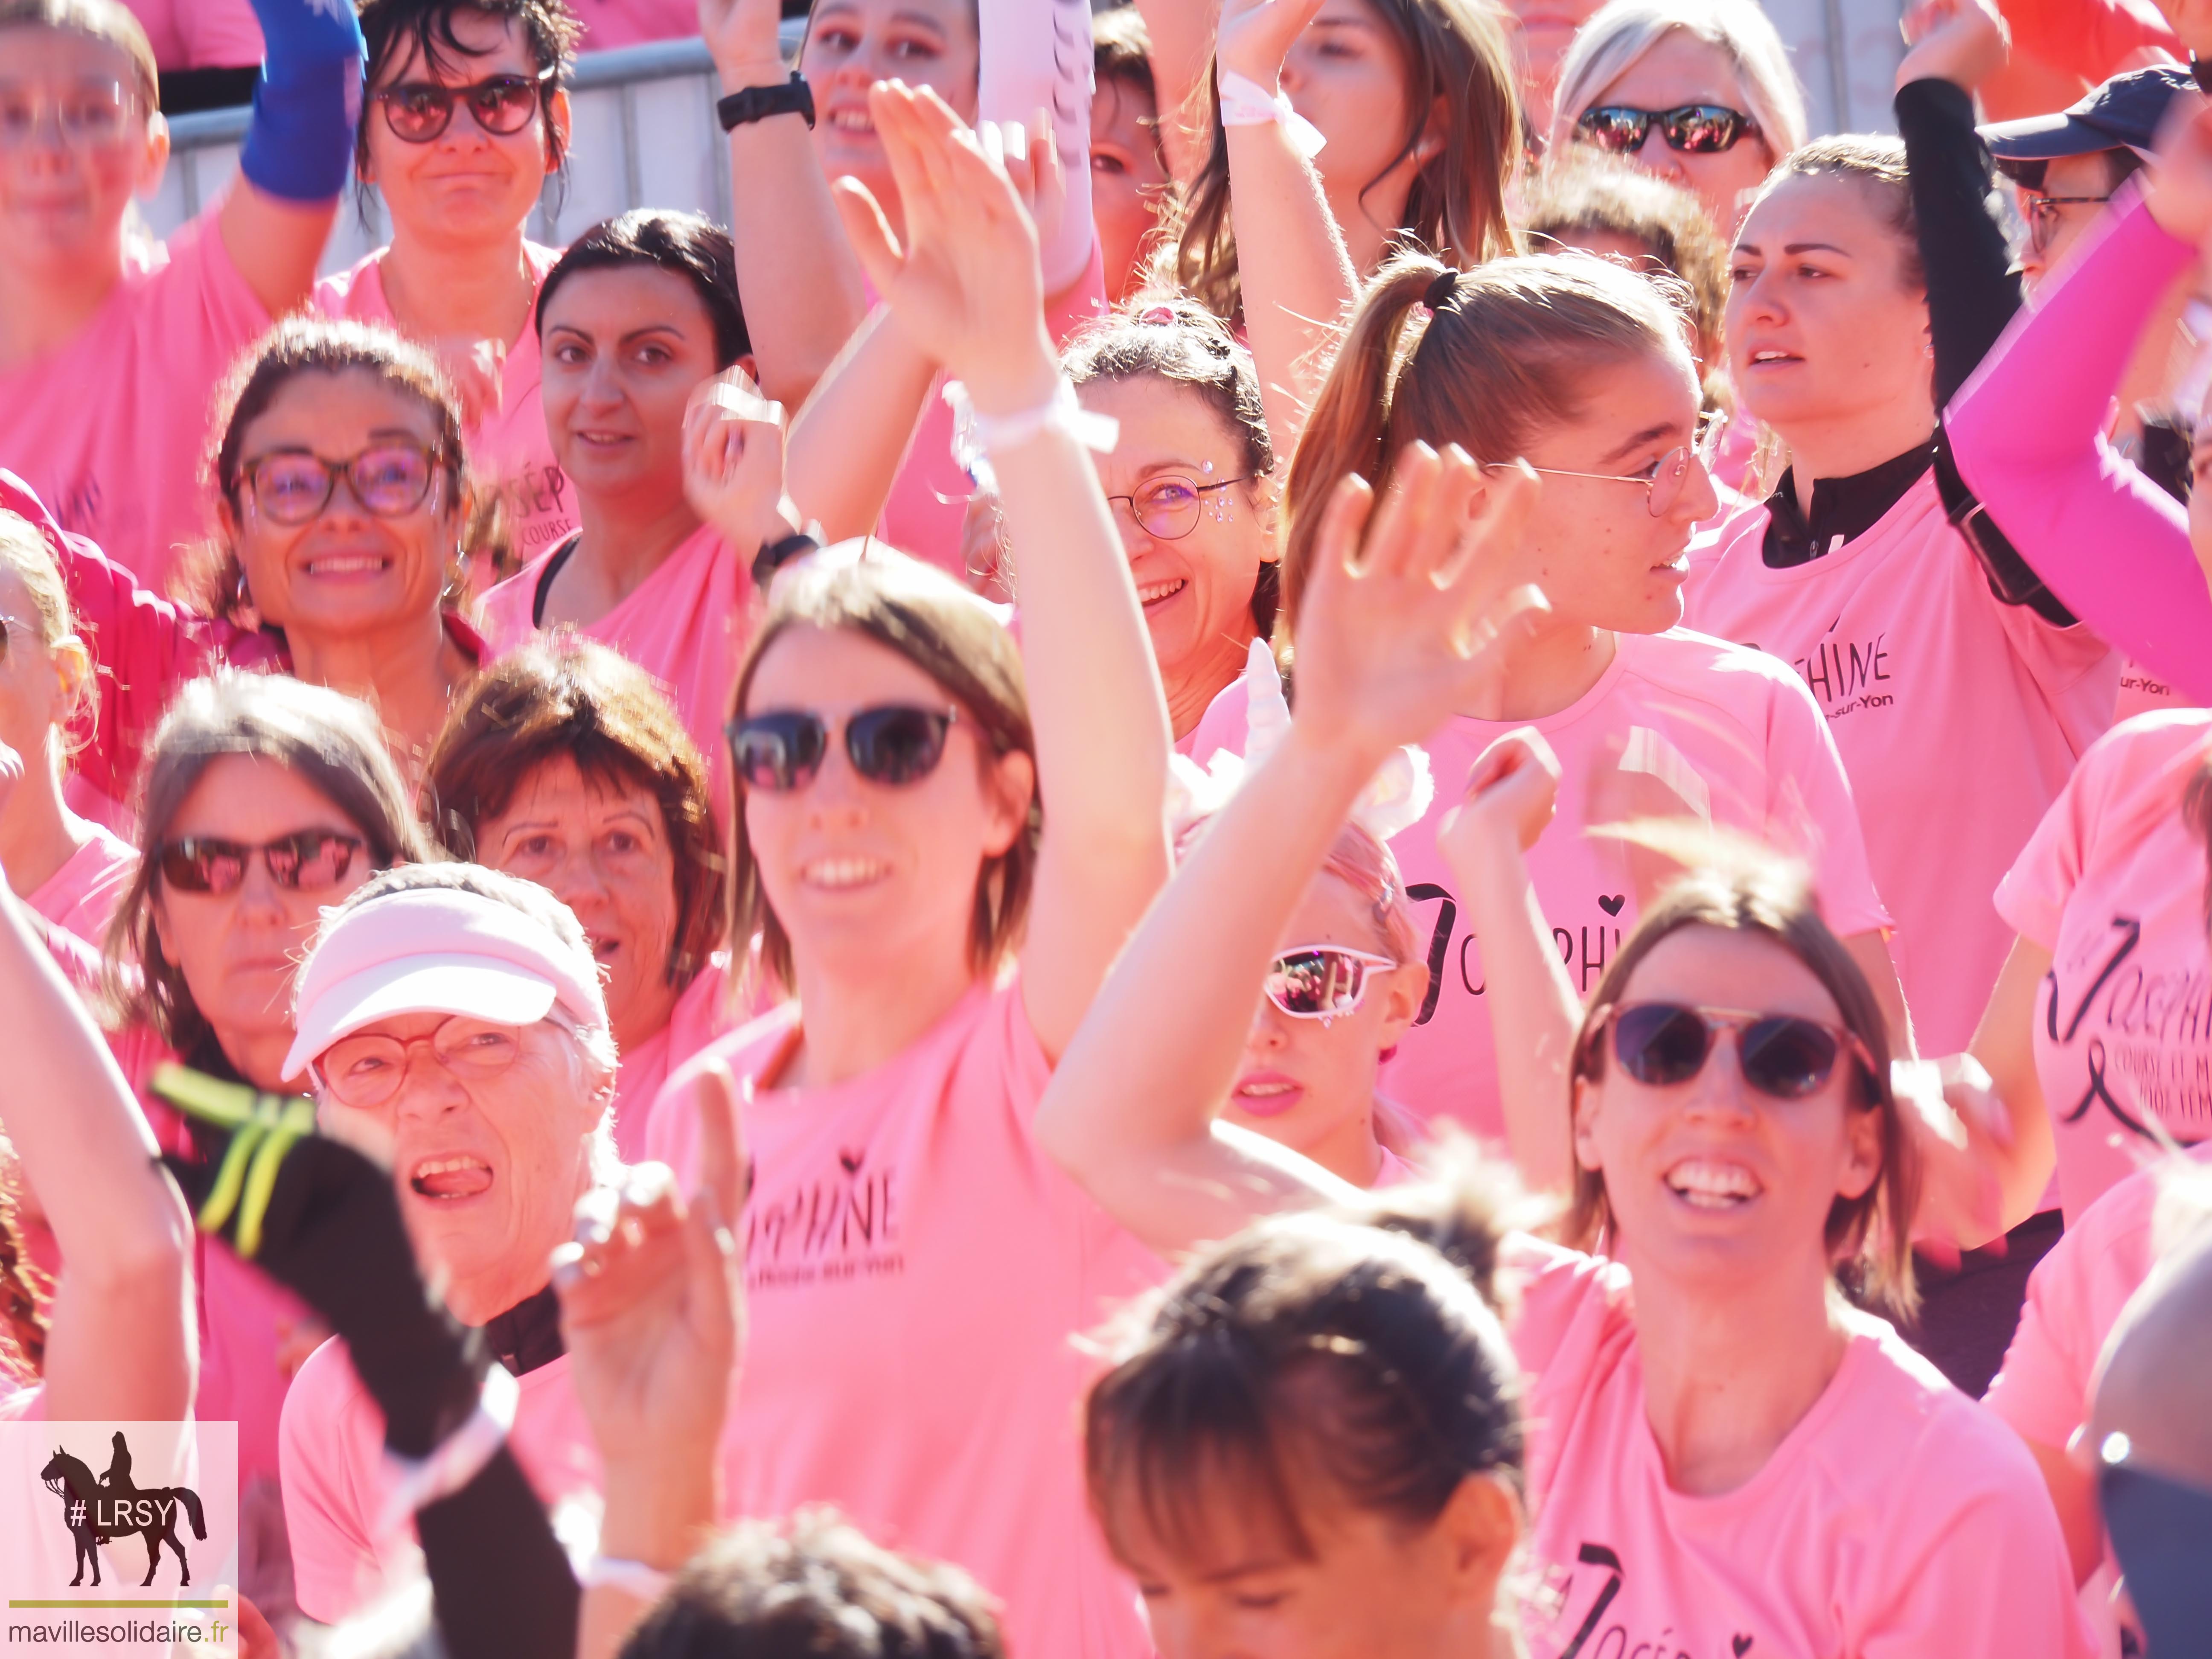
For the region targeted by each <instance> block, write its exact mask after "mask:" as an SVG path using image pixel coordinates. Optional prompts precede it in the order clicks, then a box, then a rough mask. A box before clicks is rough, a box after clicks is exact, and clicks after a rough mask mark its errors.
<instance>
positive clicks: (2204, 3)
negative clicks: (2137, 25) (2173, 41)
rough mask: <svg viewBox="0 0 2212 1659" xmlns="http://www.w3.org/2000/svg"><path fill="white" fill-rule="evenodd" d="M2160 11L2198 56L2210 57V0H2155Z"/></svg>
mask: <svg viewBox="0 0 2212 1659" xmlns="http://www.w3.org/2000/svg"><path fill="white" fill-rule="evenodd" d="M2157 4H2158V9H2159V11H2160V14H2161V15H2163V16H2164V17H2165V18H2166V22H2167V23H2168V24H2169V25H2171V26H2172V29H2173V32H2174V33H2176V34H2178V35H2179V36H2180V37H2181V44H2182V45H2183V46H2186V47H2188V48H2189V50H2190V51H2191V52H2194V53H2195V54H2196V55H2197V57H2199V58H2205V57H2212V0H2157Z"/></svg>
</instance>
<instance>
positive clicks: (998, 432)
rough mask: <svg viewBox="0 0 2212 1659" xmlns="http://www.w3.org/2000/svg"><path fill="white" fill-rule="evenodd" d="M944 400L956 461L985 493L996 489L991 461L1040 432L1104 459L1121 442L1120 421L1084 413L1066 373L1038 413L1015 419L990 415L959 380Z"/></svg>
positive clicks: (1026, 411) (1024, 412)
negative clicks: (1055, 435)
mask: <svg viewBox="0 0 2212 1659" xmlns="http://www.w3.org/2000/svg"><path fill="white" fill-rule="evenodd" d="M943 395H944V398H945V402H946V403H947V404H950V405H951V410H952V459H954V460H956V461H957V462H959V463H960V465H961V467H962V468H963V470H964V471H966V472H967V473H968V474H969V476H970V477H973V478H974V479H975V482H976V483H977V485H978V486H979V487H981V488H982V489H996V488H997V483H996V481H995V480H994V478H993V477H992V476H991V464H990V462H989V460H988V459H987V456H988V455H989V454H990V453H992V452H993V451H994V450H995V451H1001V452H1003V451H1005V450H1008V449H1012V448H1013V447H1015V446H1016V445H1018V444H1025V443H1027V442H1028V441H1030V439H1032V438H1034V437H1036V435H1038V434H1039V433H1042V432H1063V433H1066V435H1068V436H1069V437H1071V438H1073V439H1074V440H1075V441H1076V442H1078V443H1079V444H1081V445H1082V446H1083V447H1085V449H1092V450H1096V451H1097V452H1098V453H1100V454H1102V455H1109V454H1111V453H1113V451H1114V446H1115V445H1116V444H1118V443H1120V442H1121V422H1119V421H1117V420H1115V418H1114V417H1113V416H1111V415H1101V414H1099V413H1098V412H1097V410H1089V409H1085V407H1084V406H1083V405H1082V404H1080V403H1079V402H1078V401H1077V400H1076V396H1075V386H1074V385H1073V382H1072V381H1070V380H1068V378H1067V377H1066V375H1065V374H1063V375H1061V376H1060V383H1059V384H1058V385H1057V386H1054V387H1053V389H1052V396H1051V397H1049V398H1047V399H1046V400H1045V401H1044V402H1042V403H1041V404H1038V405H1037V406H1036V408H1034V409H1024V410H1018V411H1017V412H1015V413H1014V414H1012V415H986V414H984V413H983V412H982V411H981V410H978V409H977V408H976V407H975V403H974V401H973V400H972V399H970V398H969V396H968V388H967V387H966V386H963V385H961V384H960V382H959V381H957V380H947V381H946V382H945V392H944V394H943Z"/></svg>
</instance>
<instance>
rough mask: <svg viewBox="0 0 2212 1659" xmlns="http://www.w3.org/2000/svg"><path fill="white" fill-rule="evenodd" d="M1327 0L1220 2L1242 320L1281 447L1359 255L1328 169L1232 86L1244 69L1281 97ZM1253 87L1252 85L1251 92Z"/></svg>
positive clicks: (1316, 383)
mask: <svg viewBox="0 0 2212 1659" xmlns="http://www.w3.org/2000/svg"><path fill="white" fill-rule="evenodd" d="M1321 3H1322V0H1225V3H1224V4H1223V6H1222V9H1221V27H1220V45H1219V46H1218V48H1217V49H1216V52H1215V62H1216V64H1217V65H1218V68H1219V71H1220V74H1221V76H1222V77H1223V83H1224V87H1225V90H1224V92H1223V94H1222V102H1223V109H1224V112H1225V118H1227V116H1228V113H1229V112H1231V111H1232V110H1233V111H1234V112H1236V113H1237V117H1238V118H1237V119H1235V120H1232V121H1231V122H1230V125H1228V126H1227V127H1226V128H1225V131H1226V132H1227V134H1228V140H1229V183H1230V196H1229V203H1230V206H1229V211H1230V218H1231V222H1232V224H1233V225H1234V227H1235V229H1236V233H1237V273H1238V278H1239V281H1240V283H1242V286H1243V294H1244V326H1245V331H1246V333H1247V334H1248V336H1249V338H1250V340H1251V344H1252V362H1253V365H1254V367H1255V368H1257V369H1258V371H1259V374H1260V401H1261V404H1262V405H1263V406H1264V407H1265V409H1266V410H1267V435H1268V437H1269V438H1270V439H1272V440H1273V443H1274V447H1275V453H1276V454H1278V455H1280V456H1285V457H1287V456H1288V455H1289V454H1290V453H1291V450H1292V449H1293V448H1294V447H1296V446H1297V438H1298V432H1299V429H1300V428H1303V427H1304V424H1305V416H1306V410H1308V409H1309V408H1310V407H1311V406H1312V404H1313V400H1314V396H1315V394H1316V392H1319V391H1320V390H1321V383H1322V379H1323V378H1324V377H1325V376H1326V375H1327V374H1328V362H1329V357H1330V355H1331V348H1332V346H1333V345H1334V343H1335V340H1336V337H1337V327H1338V325H1339V323H1340V321H1341V320H1342V319H1343V318H1344V315H1345V313H1346V312H1347V311H1348V310H1349V309H1350V307H1351V305H1352V300H1353V298H1354V297H1355V296H1356V295H1357V294H1358V276H1357V275H1356V274H1355V273H1354V272H1353V270H1352V256H1351V255H1350V254H1348V253H1347V252H1345V248H1344V237H1343V234H1342V233H1340V231H1339V230H1338V228H1337V224H1336V218H1335V216H1334V215H1333V214H1331V213H1330V211H1329V210H1328V197H1327V196H1326V195H1325V194H1324V193H1323V192H1322V184H1321V175H1320V174H1319V173H1316V172H1315V171H1314V169H1313V162H1312V161H1311V159H1310V155H1309V153H1308V152H1307V151H1306V150H1304V149H1301V148H1300V146H1299V142H1298V139H1297V137H1296V136H1295V135H1296V132H1297V131H1310V129H1306V128H1303V127H1302V128H1298V129H1295V130H1294V129H1293V128H1292V127H1291V125H1289V124H1287V123H1285V122H1284V121H1282V120H1279V119H1274V120H1267V119H1261V120H1257V121H1255V120H1254V119H1252V118H1251V116H1253V115H1255V114H1257V113H1258V112H1257V111H1248V110H1246V109H1244V108H1243V104H1242V102H1240V101H1239V100H1237V99H1235V98H1233V97H1232V96H1231V90H1233V89H1236V88H1237V79H1234V78H1232V77H1241V79H1242V80H1243V81H1244V82H1249V83H1250V88H1245V89H1244V91H1243V98H1244V100H1250V99H1252V98H1253V97H1255V95H1256V96H1258V97H1261V98H1272V99H1277V100H1279V99H1280V98H1281V96H1282V84H1281V82H1282V73H1283V58H1284V57H1285V54H1286V53H1288V52H1289V51H1290V49H1291V42H1292V41H1294V40H1297V38H1298V33H1299V31H1301V30H1302V29H1304V27H1305V26H1306V24H1307V23H1308V21H1310V20H1311V19H1312V17H1313V15H1314V14H1315V13H1316V12H1317V11H1319V10H1320V9H1321ZM1253 88H1256V93H1255V91H1254V90H1253Z"/></svg>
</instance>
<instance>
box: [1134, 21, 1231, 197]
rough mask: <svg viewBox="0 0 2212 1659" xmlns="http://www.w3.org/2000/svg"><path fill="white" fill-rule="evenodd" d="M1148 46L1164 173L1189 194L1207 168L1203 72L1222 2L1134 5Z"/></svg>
mask: <svg viewBox="0 0 2212 1659" xmlns="http://www.w3.org/2000/svg"><path fill="white" fill-rule="evenodd" d="M1136 6H1137V13H1138V15H1139V16H1141V17H1142V18H1143V19H1144V20H1145V35H1146V39H1148V40H1151V41H1152V97H1153V100H1154V103H1155V106H1156V107H1158V110H1159V112H1160V149H1161V150H1162V151H1163V152H1164V154H1165V155H1166V156H1167V161H1168V173H1169V174H1170V176H1171V177H1172V178H1174V179H1176V181H1177V182H1178V183H1180V184H1181V185H1182V186H1183V188H1184V189H1186V190H1188V188H1189V187H1190V185H1191V184H1192V183H1193V182H1194V180H1195V179H1197V177H1198V173H1199V169H1200V167H1204V166H1205V165H1206V146H1207V145H1208V143H1211V142H1212V137H1213V134H1212V115H1213V111H1212V106H1211V105H1210V104H1209V103H1208V102H1207V101H1206V96H1205V94H1206V71H1207V70H1208V69H1210V68H1211V67H1212V64H1213V29H1214V22H1215V20H1216V19H1217V18H1218V16H1219V15H1220V13H1221V5H1220V0H1136Z"/></svg>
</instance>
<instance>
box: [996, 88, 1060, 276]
mask: <svg viewBox="0 0 2212 1659" xmlns="http://www.w3.org/2000/svg"><path fill="white" fill-rule="evenodd" d="M994 132H995V133H996V137H994V136H993V135H994ZM976 136H977V137H979V138H981V140H982V141H983V148H984V149H985V150H986V151H987V152H988V153H989V154H990V155H992V157H993V159H994V160H995V161H998V162H999V163H1000V165H1002V166H1003V167H1005V168H1006V177H1007V179H1009V180H1010V181H1011V182H1012V185H1013V186H1014V194H1015V195H1017V196H1018V197H1021V198H1022V206H1023V207H1024V208H1025V209H1026V210H1028V212H1029V216H1030V223H1031V224H1033V225H1035V226H1036V237H1037V246H1039V247H1040V248H1047V247H1050V246H1052V242H1053V238H1054V236H1055V235H1056V234H1058V233H1059V230H1060V222H1061V221H1062V220H1063V219H1065V218H1066V216H1067V174H1066V173H1065V172H1063V171H1062V170H1061V167H1060V146H1059V145H1058V144H1057V143H1054V140H1053V132H1052V114H1051V112H1050V111H1048V110H1042V109H1041V110H1039V111H1038V112H1036V114H1035V115H1033V116H1031V117H1030V122H1029V125H1027V126H1021V125H1017V124H1016V123H1014V122H1012V121H999V122H991V121H987V122H985V123H984V124H983V125H981V127H979V128H977V129H976Z"/></svg>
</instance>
